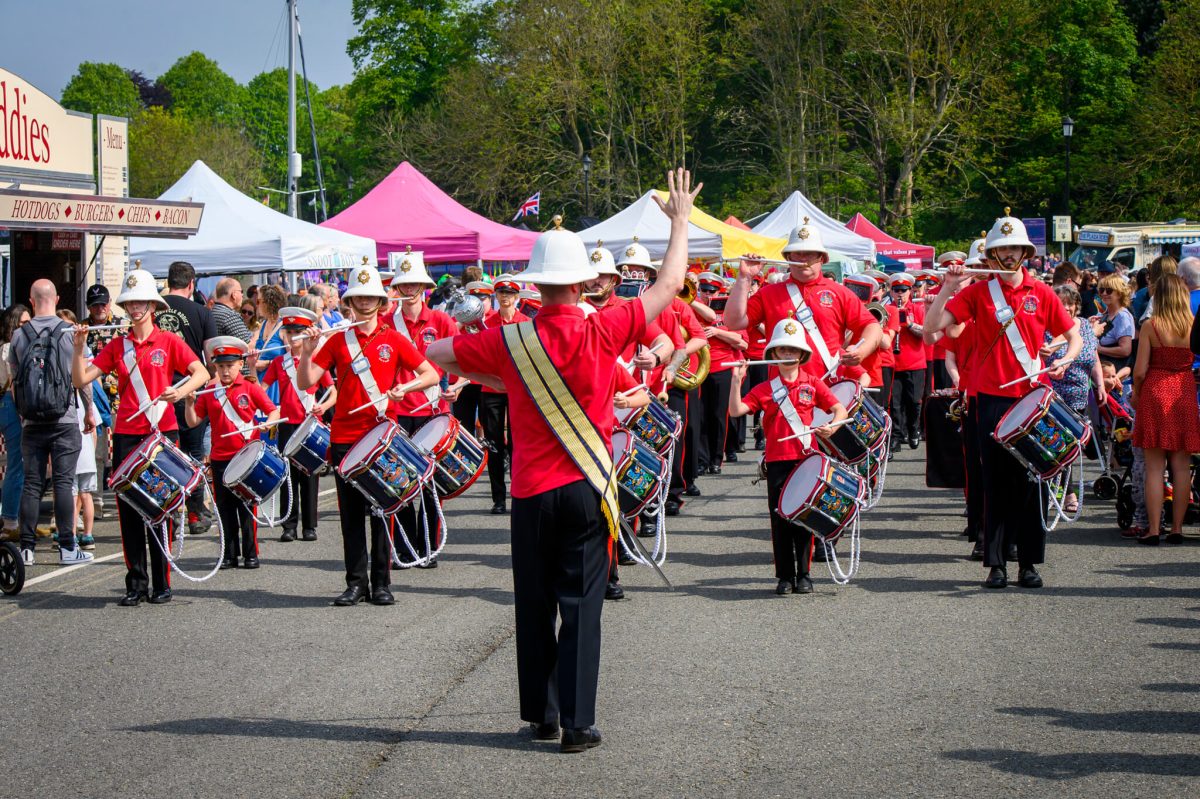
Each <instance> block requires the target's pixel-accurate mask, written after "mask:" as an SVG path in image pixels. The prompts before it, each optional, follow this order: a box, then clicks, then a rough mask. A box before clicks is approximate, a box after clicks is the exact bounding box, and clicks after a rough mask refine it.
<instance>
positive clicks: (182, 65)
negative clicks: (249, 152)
mask: <svg viewBox="0 0 1200 799" xmlns="http://www.w3.org/2000/svg"><path fill="white" fill-rule="evenodd" d="M159 82H160V83H161V84H162V86H163V88H165V89H166V90H167V91H168V92H169V93H170V96H171V105H170V108H171V110H173V111H177V112H179V113H181V114H183V115H184V116H187V117H191V118H193V119H209V120H217V121H220V122H226V123H231V124H240V121H241V118H242V103H243V102H244V98H245V93H246V90H245V88H244V87H242V86H241V85H240V84H239V83H238V82H237V81H236V80H234V79H233V78H231V77H230V76H229V75H227V74H226V73H225V72H223V71H222V70H221V68H220V67H219V66H217V62H216V61H213V60H212V59H211V58H209V57H207V56H206V55H204V54H203V53H199V52H192V53H189V54H188V55H185V56H184V57H183V58H180V59H179V60H178V61H176V62H175V63H174V64H172V65H171V68H170V69H168V70H167V71H166V72H164V73H163V74H162V76H161V77H160V78H159Z"/></svg>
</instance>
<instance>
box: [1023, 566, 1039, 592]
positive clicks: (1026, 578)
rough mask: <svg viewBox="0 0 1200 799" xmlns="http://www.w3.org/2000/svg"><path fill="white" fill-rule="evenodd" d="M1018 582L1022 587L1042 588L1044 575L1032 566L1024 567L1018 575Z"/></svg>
mask: <svg viewBox="0 0 1200 799" xmlns="http://www.w3.org/2000/svg"><path fill="white" fill-rule="evenodd" d="M1017 584H1018V585H1020V586H1021V587H1022V588H1041V587H1042V575H1040V574H1038V571H1037V569H1035V568H1033V567H1032V566H1026V567H1023V568H1022V569H1021V571H1020V573H1019V574H1018V576H1017Z"/></svg>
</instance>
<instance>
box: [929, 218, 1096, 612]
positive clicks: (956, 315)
mask: <svg viewBox="0 0 1200 799" xmlns="http://www.w3.org/2000/svg"><path fill="white" fill-rule="evenodd" d="M1004 213H1005V215H1004V216H1003V217H1001V218H999V219H997V220H996V223H995V224H994V225H992V229H991V230H990V231H989V232H988V235H987V242H986V244H985V254H986V258H987V261H988V267H989V268H992V269H1000V270H1003V271H1004V272H1006V273H1007V274H1004V275H998V276H996V277H993V278H992V279H990V280H987V281H983V282H979V283H976V284H974V285H971V286H967V287H966V288H963V289H962V291H961V292H960V291H959V288H960V287H962V286H963V285H964V284H965V283H967V281H969V280H970V276H969V275H967V274H965V273H964V272H963V269H964V268H965V267H964V266H963V265H960V264H950V265H949V266H948V269H949V273H948V274H947V276H946V282H945V284H944V286H943V288H942V291H941V292H939V293H938V295H937V298H936V299H935V300H934V303H933V305H932V306H931V307H930V309H929V313H928V314H927V316H926V321H925V325H926V328H928V329H929V330H930V332H931V333H936V332H937V331H939V330H946V331H947V335H949V336H950V337H951V338H957V337H958V336H959V335H961V333H962V329H963V324H964V323H965V322H967V321H969V320H973V322H974V325H975V328H976V329H975V336H976V339H975V352H976V353H977V355H973V356H972V357H974V358H975V368H973V369H972V382H973V383H974V389H975V391H976V393H977V407H978V416H977V417H976V422H977V425H978V431H977V438H978V441H979V449H980V460H981V462H982V482H983V493H984V520H983V544H984V546H983V548H984V567H985V568H987V569H989V572H988V576H987V579H986V580H985V581H984V583H983V585H984V587H986V588H1004V587H1006V586H1007V585H1008V570H1007V550H1008V547H1007V546H1006V544H1007V543H1015V544H1016V545H1017V562H1018V565H1019V567H1020V572H1019V579H1018V582H1019V583H1020V585H1022V586H1024V587H1026V588H1040V587H1041V586H1042V577H1041V575H1039V574H1038V572H1037V569H1036V568H1035V565H1036V564H1039V563H1042V562H1043V561H1044V560H1045V552H1046V531H1045V529H1044V528H1043V527H1042V520H1041V506H1042V502H1043V501H1044V500H1043V499H1042V497H1041V496H1039V491H1038V488H1037V484H1036V483H1034V482H1032V481H1031V480H1030V479H1029V475H1028V474H1027V473H1026V470H1025V467H1024V466H1022V465H1021V463H1020V462H1019V461H1018V460H1017V459H1016V458H1015V457H1013V456H1012V455H1011V454H1010V453H1009V452H1007V451H1006V450H1005V449H1004V447H1002V446H1001V445H1000V444H999V443H997V442H996V440H995V439H994V438H993V436H992V434H993V433H994V432H995V430H996V426H997V425H998V424H999V423H1000V419H1001V418H1002V417H1003V416H1004V414H1005V413H1006V412H1007V411H1008V410H1009V409H1010V408H1011V407H1012V406H1013V405H1014V404H1016V402H1017V401H1018V400H1019V399H1020V398H1021V397H1022V396H1024V395H1025V394H1026V393H1028V392H1029V390H1030V386H1031V385H1032V384H1033V383H1036V382H1037V381H1038V378H1036V377H1034V378H1031V379H1030V380H1028V381H1026V380H1022V379H1021V378H1023V377H1025V376H1028V375H1030V374H1033V373H1035V372H1037V371H1039V370H1040V368H1041V364H1040V361H1039V359H1038V353H1039V351H1040V349H1041V347H1042V345H1043V344H1044V343H1045V334H1046V333H1047V332H1049V333H1050V334H1051V335H1053V336H1064V337H1065V338H1066V339H1067V351H1066V354H1065V356H1064V357H1063V358H1061V359H1059V360H1058V361H1055V362H1054V363H1053V364H1050V366H1052V367H1054V368H1053V370H1052V371H1051V372H1050V377H1051V378H1054V379H1057V378H1061V377H1062V375H1063V373H1064V371H1065V370H1066V364H1067V362H1068V361H1071V360H1073V359H1074V358H1075V357H1076V356H1077V355H1078V354H1079V351H1080V349H1081V348H1082V346H1083V339H1082V338H1081V337H1080V335H1079V329H1078V326H1077V323H1076V321H1075V320H1074V319H1072V318H1071V316H1070V314H1068V313H1067V311H1066V309H1065V308H1064V307H1063V304H1062V303H1061V302H1059V300H1058V297H1057V296H1056V295H1055V294H1054V291H1053V290H1052V289H1051V288H1050V287H1049V286H1047V285H1046V284H1045V283H1043V282H1042V281H1040V280H1036V279H1035V278H1033V277H1032V276H1031V275H1029V274H1028V273H1027V272H1026V271H1025V269H1024V268H1022V266H1021V264H1022V262H1023V261H1024V260H1026V259H1027V258H1031V257H1032V256H1033V254H1034V252H1035V251H1034V247H1033V244H1032V243H1030V241H1029V237H1028V235H1027V234H1026V232H1025V225H1024V223H1022V222H1021V220H1020V219H1016V218H1014V217H1012V216H1010V215H1009V211H1008V209H1007V208H1006V209H1005V211H1004ZM951 297H953V299H950V298H951ZM1012 381H1018V382H1015V383H1014V385H1011V386H1006V385H1005V384H1006V383H1009V382H1012Z"/></svg>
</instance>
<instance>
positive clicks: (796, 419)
mask: <svg viewBox="0 0 1200 799" xmlns="http://www.w3.org/2000/svg"><path fill="white" fill-rule="evenodd" d="M771 399H773V400H775V404H776V405H778V406H779V410H780V412H781V413H783V418H784V419H785V420H786V421H787V423H788V427H790V428H792V435H794V436H799V437H800V443H801V444H803V445H804V448H805V449H811V448H812V434H811V433H802V432H800V431H801V430H804V429H806V425H805V424H804V422H802V421H800V413H799V412H798V411H797V410H796V406H795V405H793V404H792V397H791V395H790V394H789V392H788V387H787V386H785V385H784V384H783V381H782V380H780V379H779V378H778V377H773V378H771Z"/></svg>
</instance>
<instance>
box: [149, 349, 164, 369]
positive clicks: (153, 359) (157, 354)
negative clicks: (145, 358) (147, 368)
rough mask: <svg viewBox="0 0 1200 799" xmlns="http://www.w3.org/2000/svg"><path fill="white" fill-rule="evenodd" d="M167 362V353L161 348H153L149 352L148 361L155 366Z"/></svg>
mask: <svg viewBox="0 0 1200 799" xmlns="http://www.w3.org/2000/svg"><path fill="white" fill-rule="evenodd" d="M166 362H167V353H166V352H164V351H163V350H154V351H152V352H151V353H150V363H152V364H154V365H155V366H163V365H165V364H166Z"/></svg>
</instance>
